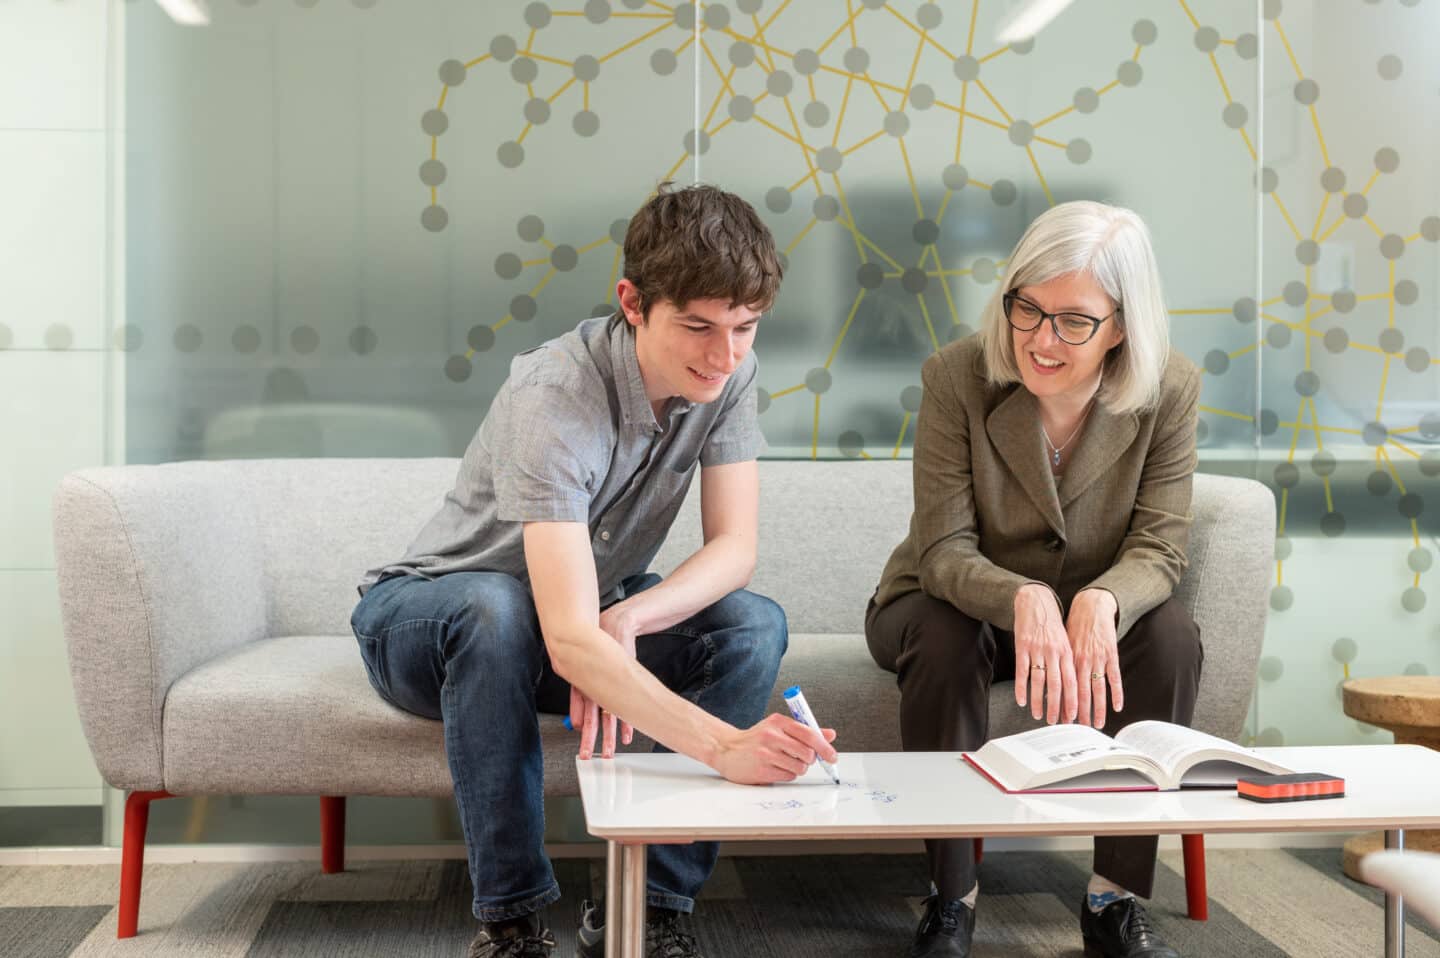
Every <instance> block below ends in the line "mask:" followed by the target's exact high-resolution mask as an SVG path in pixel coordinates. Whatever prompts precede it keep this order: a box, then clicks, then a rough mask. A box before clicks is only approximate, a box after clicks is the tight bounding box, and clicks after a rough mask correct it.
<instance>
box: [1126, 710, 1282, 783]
mask: <svg viewBox="0 0 1440 958" xmlns="http://www.w3.org/2000/svg"><path fill="white" fill-rule="evenodd" d="M1115 741H1117V742H1120V743H1123V744H1125V745H1128V746H1129V747H1130V748H1133V749H1135V750H1136V751H1139V752H1144V753H1145V754H1146V755H1148V756H1150V757H1151V758H1152V759H1154V760H1155V761H1156V762H1158V763H1159V765H1160V767H1161V768H1163V769H1165V770H1166V771H1167V772H1169V773H1170V774H1172V775H1173V774H1175V773H1176V771H1177V770H1178V769H1181V768H1183V767H1184V766H1185V764H1186V760H1187V759H1189V758H1190V757H1191V756H1193V755H1195V754H1196V753H1199V752H1210V753H1212V755H1214V756H1216V757H1218V756H1219V755H1228V756H1233V758H1234V760H1235V761H1237V762H1241V763H1244V764H1247V765H1249V764H1252V763H1253V764H1254V765H1255V766H1264V765H1268V764H1270V763H1268V762H1266V761H1265V760H1264V759H1262V758H1260V757H1259V756H1258V755H1255V754H1254V753H1253V752H1251V751H1250V750H1249V749H1248V748H1245V747H1244V746H1241V745H1236V744H1235V743H1234V742H1227V741H1225V740H1224V739H1223V738H1217V737H1215V736H1214V735H1210V734H1208V733H1206V732H1198V731H1196V730H1195V729H1192V728H1186V727H1185V726H1183V725H1175V724H1173V723H1171V722H1154V721H1151V722H1136V723H1135V724H1134V725H1127V726H1126V727H1125V728H1123V729H1121V730H1120V731H1119V732H1118V733H1117V734H1116V736H1115ZM1232 784H1233V782H1232Z"/></svg>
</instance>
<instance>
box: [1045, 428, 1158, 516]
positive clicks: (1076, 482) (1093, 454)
mask: <svg viewBox="0 0 1440 958" xmlns="http://www.w3.org/2000/svg"><path fill="white" fill-rule="evenodd" d="M1139 431H1140V418H1139V417H1138V416H1136V415H1135V414H1134V413H1123V414H1120V415H1116V414H1114V413H1111V412H1109V411H1108V410H1106V408H1105V407H1104V406H1102V405H1100V404H1099V403H1096V404H1095V408H1094V409H1092V410H1091V411H1090V421H1089V422H1088V423H1086V424H1085V431H1084V432H1082V433H1081V434H1080V436H1079V438H1078V439H1077V440H1076V443H1077V444H1076V447H1075V455H1074V456H1073V457H1072V458H1071V460H1070V462H1069V464H1068V465H1067V466H1066V467H1065V475H1064V476H1062V477H1061V479H1060V507H1061V508H1062V509H1063V508H1064V507H1065V506H1068V505H1070V503H1072V502H1074V501H1075V500H1076V499H1077V498H1078V497H1079V496H1080V494H1081V493H1082V492H1084V491H1085V490H1086V489H1088V488H1090V486H1091V485H1092V484H1093V483H1094V482H1095V481H1096V480H1097V479H1099V478H1100V477H1101V476H1103V475H1105V473H1106V472H1108V471H1109V470H1110V467H1111V466H1113V465H1114V464H1115V462H1116V460H1118V459H1119V458H1120V457H1121V456H1123V455H1125V452H1126V450H1128V449H1129V448H1130V444H1131V443H1132V442H1134V441H1135V434H1136V433H1138V432H1139Z"/></svg>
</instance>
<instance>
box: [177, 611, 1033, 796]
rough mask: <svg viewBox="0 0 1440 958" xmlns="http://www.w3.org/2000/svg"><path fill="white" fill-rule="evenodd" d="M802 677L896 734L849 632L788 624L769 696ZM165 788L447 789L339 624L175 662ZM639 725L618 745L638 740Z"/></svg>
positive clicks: (865, 736) (560, 781) (428, 736)
mask: <svg viewBox="0 0 1440 958" xmlns="http://www.w3.org/2000/svg"><path fill="white" fill-rule="evenodd" d="M791 684H799V685H800V686H801V687H802V688H804V690H805V697H806V699H807V700H808V701H809V702H810V704H811V707H812V708H813V709H814V710H815V712H816V715H817V717H818V718H819V719H820V721H821V723H822V724H825V725H828V726H831V727H833V728H835V729H836V731H837V732H838V736H839V737H838V740H837V743H836V744H837V745H838V746H839V748H840V749H841V750H842V751H850V752H884V751H896V750H898V749H899V748H900V726H899V717H900V713H899V708H900V693H899V690H898V689H897V688H896V685H895V676H894V675H892V674H891V673H889V672H886V671H884V670H882V669H880V668H879V667H878V666H876V665H875V663H874V661H873V660H872V659H871V658H870V653H869V651H868V650H867V649H866V648H865V639H864V637H863V636H859V635H792V636H791V637H790V649H789V651H788V652H787V653H786V656H785V659H784V662H783V663H782V665H781V670H780V680H779V682H777V683H776V691H775V694H774V696H773V697H772V698H771V702H770V710H771V711H779V712H783V711H784V705H783V703H782V702H781V700H780V691H781V690H782V689H784V688H785V687H787V686H788V685H791ZM1011 690H1012V686H1010V685H1009V684H1005V685H1001V686H998V687H997V688H996V689H995V691H994V692H993V693H992V695H991V699H990V708H991V728H992V731H993V732H994V734H1008V733H1009V732H1011V731H1018V730H1019V729H1020V728H1023V727H1027V726H1028V725H1030V724H1033V723H1031V722H1030V720H1029V718H1028V717H1027V716H1025V715H1024V713H1022V712H1020V710H1018V709H1016V708H1015V705H1014V701H1013V699H1012V698H1011V696H1012V691H1011ZM540 727H541V734H542V737H543V740H544V743H545V793H546V794H547V795H574V794H577V791H578V789H577V786H576V782H575V764H574V757H575V742H576V739H575V735H574V734H573V733H571V732H567V731H566V730H565V729H564V727H563V726H562V725H561V718H560V716H556V715H542V716H541V718H540ZM164 741H165V756H164V761H165V788H166V789H168V790H169V791H171V792H174V793H175V794H177V795H196V794H294V795H316V794H320V795H420V796H436V797H440V796H448V795H450V794H451V791H452V786H451V779H450V770H449V768H448V766H447V765H446V763H445V750H444V737H443V735H442V732H441V728H440V723H439V722H435V721H431V720H429V719H424V718H420V717H418V716H415V715H410V714H409V713H407V712H404V711H401V710H400V709H397V708H395V707H393V706H391V705H389V704H387V703H386V702H385V701H384V700H382V699H381V698H380V696H379V695H378V694H376V692H375V691H374V689H372V688H371V687H370V683H369V681H368V679H367V678H366V676H365V668H364V666H363V665H362V664H361V661H360V653H359V651H358V650H357V649H356V647H355V640H354V638H352V637H350V636H338V635H306V636H286V637H283V638H272V639H264V640H262V641H259V642H253V643H250V644H249V645H246V646H244V647H243V648H241V649H239V650H237V651H236V652H233V653H231V654H229V655H226V656H224V657H222V658H220V659H217V660H215V661H213V662H210V663H207V664H206V665H203V666H201V667H199V668H197V669H195V670H194V671H192V672H190V673H188V674H186V675H184V676H182V677H181V678H180V679H179V681H177V682H176V683H175V684H174V686H172V688H171V690H170V696H169V699H168V700H167V701H166V703H165V730H164ZM648 747H649V743H648V741H646V740H644V739H643V737H642V736H639V735H637V736H636V741H635V743H634V744H633V745H632V746H631V749H629V750H637V749H646V748H648Z"/></svg>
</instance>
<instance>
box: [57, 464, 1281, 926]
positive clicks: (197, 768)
mask: <svg viewBox="0 0 1440 958" xmlns="http://www.w3.org/2000/svg"><path fill="white" fill-rule="evenodd" d="M456 467H457V460H453V459H411V460H396V459H368V460H333V459H330V460H271V461H231V462H203V463H175V464H170V465H162V466H126V467H115V468H104V469H89V470H84V471H81V472H77V473H74V474H72V475H70V476H68V477H66V478H65V479H64V480H63V482H62V484H61V487H60V489H59V492H58V493H57V495H56V499H55V539H56V558H57V566H58V574H59V585H60V596H61V611H62V617H63V623H64V629H65V636H66V641H67V644H68V647H69V655H70V666H71V673H72V676H73V679H74V684H75V694H76V700H77V703H78V705H79V710H80V718H81V721H82V723H83V725H84V729H85V734H86V737H87V739H88V741H89V744H90V748H91V751H92V753H93V754H94V757H95V762H96V764H97V765H98V766H99V769H100V772H101V774H102V775H103V776H104V778H105V780H106V781H107V782H109V783H110V784H111V785H113V786H115V787H116V788H121V789H126V790H129V791H131V792H133V793H135V794H134V795H132V797H131V803H132V804H131V808H132V811H133V816H132V818H133V821H132V820H131V819H130V818H127V827H126V832H127V834H126V846H127V847H126V852H127V858H126V862H125V867H124V868H123V869H122V872H123V874H122V896H121V897H122V902H121V905H122V907H121V925H122V928H121V931H122V934H124V933H125V931H126V930H127V928H126V919H127V914H126V912H127V905H128V907H129V911H130V912H131V914H130V916H129V917H130V922H129V926H128V931H129V932H130V933H132V934H133V932H134V920H133V918H134V916H133V911H134V908H135V906H136V905H137V903H138V892H139V861H140V856H141V854H142V853H143V842H144V815H143V810H144V808H145V807H148V801H149V800H151V799H153V798H159V797H164V796H166V795H172V794H173V795H202V794H305V795H319V796H330V797H331V798H330V799H329V803H328V804H326V805H325V806H324V808H325V812H326V815H325V816H324V817H325V819H326V824H325V828H324V830H325V835H324V839H323V842H322V844H325V845H327V846H329V847H328V848H326V849H325V851H324V857H325V861H326V866H327V868H328V869H333V868H338V867H340V863H341V858H340V854H341V851H340V849H341V847H343V846H342V845H341V843H342V842H343V838H342V837H341V836H342V835H343V804H337V802H340V803H343V796H346V795H397V796H398V795H409V796H448V795H450V794H451V782H450V773H449V769H448V768H447V766H446V762H445V756H444V751H443V739H442V735H441V728H440V725H439V723H437V722H432V721H428V720H425V719H421V718H417V717H414V716H412V715H408V714H406V713H404V712H401V711H399V710H397V709H395V708H392V707H390V706H389V705H387V704H385V703H384V702H382V701H381V700H380V699H379V698H378V697H377V696H376V695H375V693H374V692H373V691H372V690H371V688H370V686H369V684H368V683H367V681H366V678H365V673H364V670H363V668H362V666H361V663H360V658H359V655H358V653H357V651H356V647H355V640H354V638H353V637H352V636H351V634H350V630H349V624H348V623H349V615H350V611H351V609H352V607H353V606H354V603H355V600H356V593H355V582H356V580H357V578H358V577H359V575H360V573H361V571H362V570H364V569H365V568H367V567H370V566H373V565H375V564H377V563H378V562H381V561H383V560H386V559H389V558H392V557H395V556H398V555H400V554H401V552H402V551H403V549H404V548H405V546H406V545H407V544H408V542H409V540H410V538H411V537H412V536H413V535H414V534H415V532H416V531H417V530H418V529H419V527H420V525H421V523H422V522H423V521H424V520H425V519H426V518H428V517H429V515H430V514H431V512H432V511H433V510H434V509H435V508H436V506H437V504H438V503H439V501H440V497H441V496H442V495H443V494H444V492H445V491H446V490H447V489H448V488H449V487H450V485H451V484H452V482H453V480H454V477H455V472H456ZM761 476H762V480H761V481H762V496H761V498H762V512H761V523H762V526H761V528H762V536H761V547H760V561H759V566H758V569H757V571H756V574H755V578H754V581H753V582H752V584H751V588H752V589H753V590H755V591H758V592H761V593H763V594H766V595H769V596H771V597H772V598H774V599H776V600H777V601H779V602H780V604H781V605H782V606H783V607H784V608H785V610H786V612H787V613H788V616H789V622H790V630H791V642H790V650H789V652H788V654H787V656H786V658H785V662H784V665H783V667H782V671H781V679H780V686H781V687H783V686H784V685H786V684H789V683H791V682H800V683H803V685H804V687H805V692H806V696H807V698H808V699H809V701H810V703H811V705H812V706H813V707H814V709H815V710H816V712H817V714H818V715H819V716H820V718H821V719H822V721H823V722H825V723H826V724H830V725H833V726H835V727H836V728H837V730H838V732H839V737H838V740H837V742H836V744H837V746H838V747H840V748H841V749H842V750H848V751H885V750H897V749H899V747H900V741H899V732H898V724H897V715H898V711H897V710H898V700H899V695H898V692H897V690H896V687H895V681H894V677H893V676H892V675H890V674H889V673H886V672H884V671H882V670H880V669H879V668H878V667H876V666H875V664H874V663H873V662H872V661H871V659H870V656H869V653H868V652H867V651H866V648H865V642H864V639H863V637H862V636H861V635H860V632H861V629H862V616H863V613H864V608H865V603H866V600H867V598H868V597H869V595H870V594H871V592H872V591H873V589H874V586H875V583H876V581H877V578H878V576H879V573H880V568H881V566H882V564H883V563H884V561H885V558H886V557H887V556H888V554H889V552H890V549H891V548H892V547H893V546H894V545H895V544H896V543H897V542H898V541H899V540H900V538H901V537H902V536H903V534H904V532H905V529H906V526H907V523H908V520H909V514H910V507H911V501H912V499H911V487H910V465H909V463H908V462H903V461H902V462H821V463H812V462H779V461H776V462H764V463H762V464H761ZM698 485H699V484H698V483H696V486H695V490H693V491H692V492H693V493H694V494H692V495H691V497H690V501H689V502H687V503H686V507H685V509H684V511H682V513H681V516H680V519H679V520H678V522H677V524H676V526H675V528H674V530H673V531H672V534H671V536H670V539H669V540H668V541H667V542H666V544H665V547H664V549H663V550H662V552H661V554H660V556H659V558H658V560H657V563H656V569H657V571H661V572H664V571H667V570H669V569H670V568H673V567H674V566H675V565H676V564H678V562H679V560H681V559H682V558H683V557H684V556H686V555H688V554H689V553H690V552H691V551H693V550H694V549H695V548H696V547H697V546H698V543H699V538H700V523H699V519H698V498H699V497H698ZM1194 514H1195V525H1194V529H1193V531H1192V534H1191V542H1190V565H1189V569H1188V571H1187V572H1186V574H1185V577H1184V579H1183V580H1182V582H1181V584H1180V587H1179V595H1180V596H1181V598H1182V599H1183V600H1184V601H1185V602H1186V603H1187V604H1188V605H1189V606H1190V607H1191V608H1192V610H1193V612H1194V615H1195V618H1196V620H1197V621H1198V622H1199V623H1200V627H1201V632H1202V635H1203V637H1204V642H1205V647H1206V656H1205V669H1204V675H1203V678H1202V682H1201V689H1200V698H1199V703H1198V706H1197V713H1196V725H1197V726H1198V727H1200V728H1203V729H1205V730H1207V731H1210V732H1213V733H1215V734H1218V735H1221V736H1224V737H1227V738H1235V737H1236V736H1237V735H1238V734H1239V732H1240V730H1241V725H1242V723H1243V721H1244V717H1245V713H1246V709H1247V707H1248V705H1249V702H1250V696H1251V692H1252V689H1253V687H1254V680H1255V668H1256V662H1257V659H1258V657H1259V654H1260V646H1261V640H1262V636H1263V632H1264V625H1265V615H1266V598H1267V593H1268V587H1269V580H1270V563H1271V553H1272V543H1273V538H1274V521H1275V519H1274V501H1273V498H1272V497H1271V495H1270V493H1269V491H1268V490H1267V489H1266V488H1265V487H1264V486H1262V485H1260V484H1259V483H1257V482H1254V481H1252V480H1247V479H1236V478H1225V477H1219V476H1209V475H1202V476H1198V477H1197V479H1196V486H1195V500H1194ZM1011 695H1012V692H1011V688H1010V686H1009V685H1003V686H1000V687H998V688H997V689H996V691H995V692H994V694H993V695H992V698H991V716H992V718H991V723H992V724H991V728H992V730H993V732H994V734H996V735H1001V734H1007V733H1009V732H1013V731H1017V730H1019V729H1021V728H1022V727H1024V726H1026V725H1028V724H1030V723H1029V719H1028V717H1027V716H1026V715H1024V714H1022V713H1021V712H1020V711H1019V710H1018V709H1016V708H1015V706H1014V704H1013V699H1012V697H1011ZM778 703H779V700H778V698H777V699H776V705H775V707H776V709H777V710H782V711H783V709H781V708H780V706H779V704H778ZM542 726H543V729H544V735H545V743H546V746H547V753H546V763H545V777H546V792H547V794H575V793H576V781H575V770H574V765H573V762H574V737H573V735H572V734H571V733H568V732H566V731H565V730H564V729H563V728H562V727H561V724H560V717H558V716H556V717H554V718H553V719H547V720H546V721H544V722H543V723H542ZM337 817H338V831H337ZM132 825H134V826H135V828H133V829H132V827H131V826H132ZM127 875H128V876H130V878H129V880H131V881H132V883H133V889H131V890H130V891H131V894H130V895H129V900H128V902H127V896H126V894H125V892H126V888H127V886H126V884H125V883H126V881H127V878H126V877H125V876H127Z"/></svg>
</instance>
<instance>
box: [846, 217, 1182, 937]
mask: <svg viewBox="0 0 1440 958" xmlns="http://www.w3.org/2000/svg"><path fill="white" fill-rule="evenodd" d="M1168 322H1169V321H1168V317H1167V315H1166V311H1165V304H1164V301H1163V299H1162V297H1161V293H1160V278H1159V274H1158V272H1157V270H1156V266H1155V256H1154V253H1153V251H1152V250H1151V247H1150V240H1149V235H1148V233H1147V231H1146V229H1145V225H1144V224H1143V223H1142V222H1141V221H1140V219H1139V217H1137V216H1136V215H1135V214H1134V213H1132V212H1130V211H1128V210H1123V209H1117V208H1115V207H1111V206H1105V205H1103V204H1100V203H1090V202H1076V203H1064V204H1061V205H1060V206H1056V207H1054V208H1053V209H1050V210H1049V211H1047V212H1046V213H1044V214H1042V215H1041V216H1040V217H1038V218H1037V219H1036V220H1035V222H1034V223H1032V224H1031V226H1030V228H1029V229H1028V230H1026V232H1025V235H1024V236H1023V237H1021V239H1020V243H1019V245H1018V246H1017V247H1016V248H1015V252H1014V253H1013V254H1012V255H1011V257H1010V260H1009V263H1008V265H1007V267H1006V271H1005V277H1004V282H1003V285H1002V286H1001V288H1000V291H999V292H998V293H997V294H996V296H995V298H994V299H993V300H992V301H991V302H990V304H989V305H988V306H987V307H986V309H985V313H984V318H983V322H982V328H981V331H980V333H979V334H978V335H976V336H973V337H970V338H967V339H964V340H961V341H959V342H956V343H953V344H951V345H949V346H947V347H946V348H944V349H942V350H940V352H938V353H936V354H935V355H933V356H931V357H930V358H929V359H928V360H927V361H926V362H925V366H924V371H923V383H924V399H923V401H922V404H921V410H920V418H919V425H918V428H917V432H916V434H915V463H914V474H915V512H914V515H913V516H912V518H911V521H910V533H909V535H908V536H907V537H906V539H905V541H903V542H901V543H900V545H899V546H897V547H896V549H895V551H894V553H893V554H892V555H891V557H890V560H889V562H888V563H887V564H886V567H885V571H884V573H883V575H882V577H881V580H880V585H879V588H878V589H877V591H876V593H875V596H874V598H873V599H872V600H871V603H870V607H869V610H868V611H867V614H866V621H865V633H866V639H867V641H868V642H869V646H870V652H871V654H872V655H873V656H874V657H875V661H876V662H878V663H879V664H880V665H881V666H883V667H884V668H886V669H889V670H891V671H893V672H895V673H896V674H897V680H898V682H899V685H900V691H901V699H900V731H901V739H902V741H903V743H904V747H905V749H906V751H937V750H939V751H955V750H972V749H976V748H979V747H980V745H981V744H983V743H984V742H985V739H986V737H987V734H988V704H987V703H988V699H989V692H990V686H991V684H992V683H993V682H996V681H1008V680H1011V679H1014V680H1015V702H1016V704H1017V706H1019V707H1021V708H1026V707H1028V708H1029V710H1030V714H1031V715H1032V716H1033V717H1034V718H1035V719H1040V718H1041V717H1042V716H1043V717H1044V719H1045V721H1047V722H1050V723H1054V722H1057V721H1065V722H1074V721H1079V722H1082V723H1084V724H1087V725H1093V726H1095V727H1096V728H1103V729H1104V730H1105V731H1106V732H1107V733H1110V734H1114V733H1115V732H1116V731H1118V730H1119V729H1121V728H1122V727H1124V726H1125V725H1127V724H1129V723H1130V722H1136V721H1140V720H1142V719H1164V720H1167V721H1171V722H1178V723H1182V724H1188V723H1189V721H1190V717H1191V714H1192V712H1193V711H1194V706H1195V694H1196V690H1197V688H1198V687H1199V683H1200V665H1201V660H1202V658H1203V652H1202V650H1201V646H1200V634H1199V629H1198V628H1197V627H1196V625H1195V622H1194V620H1193V619H1192V618H1191V617H1190V615H1189V613H1188V612H1187V611H1186V610H1185V608H1184V607H1183V606H1182V605H1181V604H1180V603H1179V602H1177V601H1176V600H1174V599H1173V598H1172V597H1171V592H1172V590H1173V589H1174V587H1175V584H1176V582H1177V581H1178V580H1179V578H1180V573H1181V571H1182V570H1183V569H1184V567H1185V542H1186V537H1187V534H1188V531H1189V525H1190V515H1189V511H1190V491H1191V480H1192V475H1193V473H1194V470H1195V461H1196V459H1195V403H1196V398H1197V395H1198V393H1199V389H1200V376H1199V372H1198V370H1197V369H1196V368H1195V366H1194V365H1192V364H1191V363H1190V362H1188V361H1187V360H1186V359H1184V358H1183V357H1181V356H1179V355H1177V354H1174V353H1172V352H1171V351H1170V347H1169V332H1168ZM1156 844H1157V840H1156V838H1155V837H1153V836H1150V837H1141V838H1129V837H1127V838H1097V839H1096V840H1095V864H1094V874H1093V875H1092V877H1091V879H1090V885H1089V889H1088V892H1087V894H1086V896H1085V901H1084V902H1083V903H1082V904H1081V908H1080V929H1081V933H1082V935H1083V937H1084V942H1085V953H1086V954H1087V955H1103V956H1107V958H1109V956H1122V955H1123V956H1137V955H1145V956H1156V958H1158V956H1174V955H1175V954H1176V953H1175V951H1174V950H1173V949H1171V948H1170V947H1169V946H1167V945H1166V944H1165V943H1164V942H1163V941H1162V940H1160V938H1159V936H1158V935H1156V933H1155V931H1154V929H1153V928H1152V926H1151V924H1150V921H1149V918H1148V916H1147V915H1146V913H1145V911H1144V909H1143V908H1142V907H1141V905H1140V903H1139V902H1138V901H1137V900H1136V899H1135V896H1136V895H1139V896H1141V897H1149V895H1150V891H1151V885H1152V882H1153V879H1154V871H1155V849H1156ZM926 851H927V854H928V857H929V861H930V869H931V877H932V879H933V881H934V886H935V887H934V894H932V895H931V897H930V898H929V899H927V901H926V909H925V914H924V917H923V918H922V920H921V922H920V927H919V930H918V931H917V933H916V938H915V942H914V945H913V946H912V948H911V950H910V952H909V954H910V955H912V956H916V958H918V956H925V955H958V956H964V955H968V954H969V953H970V938H971V935H972V933H973V931H974V927H975V911H974V909H975V900H976V895H977V893H978V891H979V887H978V884H977V882H976V880H975V851H974V843H973V842H971V841H969V840H945V841H929V842H927V843H926Z"/></svg>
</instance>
